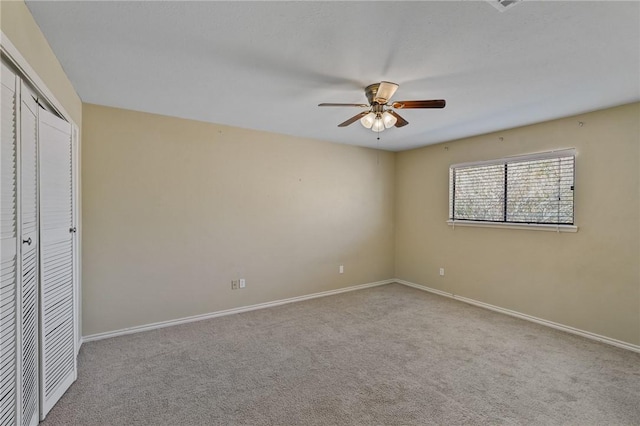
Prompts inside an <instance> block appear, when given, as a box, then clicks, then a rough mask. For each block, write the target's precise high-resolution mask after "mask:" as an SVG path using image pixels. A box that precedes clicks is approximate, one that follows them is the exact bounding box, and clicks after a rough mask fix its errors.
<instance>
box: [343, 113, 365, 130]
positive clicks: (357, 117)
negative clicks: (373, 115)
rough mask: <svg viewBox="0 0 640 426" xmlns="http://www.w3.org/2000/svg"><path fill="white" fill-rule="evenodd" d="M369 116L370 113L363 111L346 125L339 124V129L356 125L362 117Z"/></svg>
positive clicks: (345, 123) (346, 122)
mask: <svg viewBox="0 0 640 426" xmlns="http://www.w3.org/2000/svg"><path fill="white" fill-rule="evenodd" d="M367 114H369V111H362V112H361V113H360V114H356V115H354V116H353V117H351V118H350V119H348V120H347V121H345V122H344V123H340V124H338V127H347V126H348V125H349V124H352V123H355V122H356V121H358V120H360V119H361V118H362V117H364V116H365V115H367Z"/></svg>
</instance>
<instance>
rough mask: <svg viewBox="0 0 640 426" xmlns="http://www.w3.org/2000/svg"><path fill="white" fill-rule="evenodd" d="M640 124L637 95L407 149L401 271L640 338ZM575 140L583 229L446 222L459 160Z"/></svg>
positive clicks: (400, 203) (399, 182)
mask: <svg viewBox="0 0 640 426" xmlns="http://www.w3.org/2000/svg"><path fill="white" fill-rule="evenodd" d="M579 121H582V122H583V123H584V126H583V127H579V125H578V122H579ZM639 127H640V104H638V103H636V104H631V105H626V106H622V107H618V108H612V109H607V110H603V111H598V112H594V113H590V114H584V115H580V116H576V117H571V118H566V119H561V120H556V121H551V122H546V123H542V124H537V125H533V126H528V127H522V128H517V129H513V130H508V131H503V132H499V133H494V134H489V135H484V136H478V137H474V138H469V139H463V140H459V141H455V142H450V143H445V144H439V145H433V146H429V147H425V148H422V149H417V150H412V151H405V152H401V153H399V154H398V156H397V159H396V170H397V174H396V199H397V203H396V276H397V278H400V279H405V280H407V281H411V282H414V283H418V284H421V285H425V286H428V287H432V288H435V289H439V290H443V291H446V292H450V293H454V294H457V295H461V296H465V297H468V298H472V299H475V300H479V301H482V302H486V303H490V304H493V305H497V306H500V307H503V308H508V309H512V310H515V311H518V312H521V313H525V314H529V315H533V316H536V317H540V318H544V319H547V320H551V321H555V322H558V323H561V324H564V325H568V326H572V327H576V328H579V329H582V330H586V331H590V332H593V333H597V334H601V335H604V336H607V337H611V338H614V339H619V340H622V341H625V342H629V343H632V344H640V272H639V268H638V264H639V263H640V249H639V244H640V213H639V207H640V192H639V188H640V181H639V177H640V164H639V160H640V150H639V146H640V128H639ZM500 137H503V138H504V140H503V141H500V140H499V138H500ZM573 147H575V148H576V149H577V152H578V154H577V158H576V189H575V221H576V225H577V226H578V227H579V230H578V232H577V233H575V234H572V233H555V232H543V231H529V230H513V229H492V228H471V227H456V228H455V230H454V229H452V228H451V227H450V226H448V225H447V224H446V223H445V221H446V220H447V216H448V168H449V165H450V164H455V163H461V162H467V161H477V160H488V159H494V158H500V157H505V156H510V155H517V154H525V153H533V152H541V151H549V150H553V149H559V148H573ZM440 267H444V268H445V272H446V274H445V276H444V277H440V276H439V274H438V272H439V271H438V269H439V268H440Z"/></svg>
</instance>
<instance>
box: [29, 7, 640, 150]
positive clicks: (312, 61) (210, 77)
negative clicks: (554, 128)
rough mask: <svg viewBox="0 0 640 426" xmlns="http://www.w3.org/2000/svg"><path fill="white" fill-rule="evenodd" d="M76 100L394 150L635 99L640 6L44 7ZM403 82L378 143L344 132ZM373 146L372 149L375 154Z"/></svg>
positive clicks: (39, 10) (41, 12)
mask: <svg viewBox="0 0 640 426" xmlns="http://www.w3.org/2000/svg"><path fill="white" fill-rule="evenodd" d="M27 4H28V7H29V9H30V10H31V12H32V13H33V16H34V17H35V20H36V21H37V23H38V24H39V25H40V28H41V29H42V31H43V32H44V34H45V36H46V37H47V39H48V41H49V43H50V44H51V47H52V48H53V50H54V52H55V53H56V55H57V56H58V58H59V60H60V62H61V63H62V66H63V67H64V69H65V71H66V72H67V75H68V76H69V78H70V79H71V82H72V83H73V85H74V86H75V88H76V90H77V91H78V94H79V95H80V97H81V98H82V100H83V101H84V102H89V103H95V104H101V105H108V106H115V107H121V108H127V109H133V110H139V111H147V112H153V113H158V114H165V115H171V116H177V117H184V118H191V119H196V120H202V121H209V122H214V123H222V124H227V125H232V126H239V127H244V128H250V129H258V130H266V131H271V132H278V133H285V134H290V135H296V136H302V137H310V138H317V139H322V140H328V141H333V142H338V143H345V144H352V145H360V146H369V147H376V146H379V147H380V148H383V149H388V150H393V151H399V150H405V149H409V148H415V147H419V146H424V145H428V144H432V143H437V142H442V141H447V140H452V139H457V138H461V137H466V136H471V135H477V134H482V133H487V132H491V131H495V130H501V129H507V128H511V127H516V126H521V125H525V124H531V123H536V122H540V121H545V120H549V119H553V118H559V117H564V116H569V115H573V114H578V113H582V112H587V111H593V110H597V109H601V108H606V107H610V106H615V105H621V104H625V103H629V102H634V101H638V100H640V3H639V2H637V1H633V2H606V1H599V2H595V1H593V2H577V1H570V2H551V1H546V2H538V1H532V0H531V1H524V2H522V3H520V4H518V5H516V6H515V7H513V8H511V9H509V10H507V11H506V12H502V13H501V12H499V11H498V10H496V9H495V8H494V7H492V5H490V4H488V3H487V2H485V1H457V2H455V1H443V2H427V1H422V2H404V1H400V2H328V1H327V2H303V1H300V2H268V1H260V2H134V1H129V2H93V1H83V2H38V1H28V2H27ZM381 80H387V81H393V82H396V83H399V84H400V88H399V89H398V91H397V92H396V95H395V96H394V100H406V99H439V98H444V99H446V100H447V107H446V108H445V109H443V110H403V111H400V113H401V115H402V116H403V117H404V118H406V119H407V120H408V121H409V122H410V124H409V125H408V126H406V127H403V128H400V129H397V128H392V129H389V130H387V131H385V132H384V133H381V134H380V141H379V142H378V141H377V140H376V135H375V134H374V133H373V132H371V131H370V130H366V129H364V128H363V127H362V126H361V125H360V124H359V123H354V124H352V125H351V126H349V127H347V128H338V127H336V126H337V124H338V123H340V122H342V121H344V120H346V119H347V118H349V117H351V116H353V115H355V114H357V113H358V112H359V111H360V110H359V109H358V108H319V107H317V104H318V103H321V102H349V103H351V102H355V103H361V102H364V101H365V95H364V87H365V86H367V85H368V84H371V83H374V82H379V81H381ZM378 144H379V145H378Z"/></svg>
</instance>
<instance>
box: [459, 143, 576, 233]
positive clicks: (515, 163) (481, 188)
mask: <svg viewBox="0 0 640 426" xmlns="http://www.w3.org/2000/svg"><path fill="white" fill-rule="evenodd" d="M574 169H575V151H574V150H563V151H555V152H549V153H543V154H535V155H529V156H521V157H512V158H506V159H500V160H494V161H486V162H480V163H465V164H457V165H453V166H451V167H450V169H449V220H454V221H457V220H459V221H482V222H502V223H527V224H554V225H555V224H560V225H573V190H574Z"/></svg>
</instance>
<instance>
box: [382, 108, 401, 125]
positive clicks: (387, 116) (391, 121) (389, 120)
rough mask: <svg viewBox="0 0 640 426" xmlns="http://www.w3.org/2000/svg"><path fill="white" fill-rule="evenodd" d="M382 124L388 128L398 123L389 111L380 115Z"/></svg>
mask: <svg viewBox="0 0 640 426" xmlns="http://www.w3.org/2000/svg"><path fill="white" fill-rule="evenodd" d="M382 122H383V124H384V127H385V128H387V129H388V128H390V127H393V126H395V125H396V123H397V122H398V119H397V118H396V117H395V116H394V115H393V114H391V113H390V112H389V111H385V112H384V113H383V114H382Z"/></svg>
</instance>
